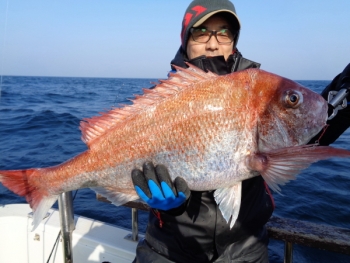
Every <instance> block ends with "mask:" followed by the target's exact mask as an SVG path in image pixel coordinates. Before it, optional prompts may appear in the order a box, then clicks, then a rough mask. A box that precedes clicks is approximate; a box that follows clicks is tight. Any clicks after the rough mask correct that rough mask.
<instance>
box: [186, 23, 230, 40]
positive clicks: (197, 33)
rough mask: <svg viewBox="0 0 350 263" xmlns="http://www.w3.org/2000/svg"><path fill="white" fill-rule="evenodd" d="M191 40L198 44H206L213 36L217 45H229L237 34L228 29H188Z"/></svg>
mask: <svg viewBox="0 0 350 263" xmlns="http://www.w3.org/2000/svg"><path fill="white" fill-rule="evenodd" d="M190 33H191V35H192V39H193V40H194V41H196V42H199V43H207V42H208V41H209V40H210V38H211V37H212V36H213V35H214V36H215V38H216V40H217V41H218V43H221V44H229V43H232V42H233V40H234V37H235V35H236V34H237V32H232V31H231V30H230V29H228V28H223V29H220V30H208V29H206V28H205V27H192V28H191V29H190Z"/></svg>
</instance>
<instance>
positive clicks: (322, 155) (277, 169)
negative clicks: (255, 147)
mask: <svg viewBox="0 0 350 263" xmlns="http://www.w3.org/2000/svg"><path fill="white" fill-rule="evenodd" d="M332 157H342V158H345V157H350V151H348V150H344V149H337V148H333V147H330V146H316V145H303V146H294V147H287V148H283V149H278V150H274V151H271V152H268V153H259V154H256V155H254V156H252V157H250V158H248V160H247V166H248V167H249V168H250V169H252V170H255V171H258V172H259V173H260V174H261V175H262V177H263V178H264V180H265V182H266V183H267V184H268V185H269V187H270V188H271V189H272V190H274V191H276V192H279V193H280V191H281V189H280V187H279V186H280V185H284V184H286V183H287V182H289V181H290V180H294V179H295V177H296V175H297V174H299V173H300V171H301V170H303V169H305V168H307V167H308V166H310V165H311V164H312V163H314V162H317V161H320V160H324V159H328V158H332Z"/></svg>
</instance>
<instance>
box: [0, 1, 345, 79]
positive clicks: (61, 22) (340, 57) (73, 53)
mask: <svg viewBox="0 0 350 263" xmlns="http://www.w3.org/2000/svg"><path fill="white" fill-rule="evenodd" d="M189 3H190V1H189V0H176V1H175V0H172V1H170V0H147V1H146V0H129V1H125V0H124V1H121V0H100V1H97V0H94V1H93V0H74V1H68V0H56V1H54V0H52V1H47V0H28V1H24V0H0V74H1V75H25V76H72V77H118V78H119V77H120V78H137V77H140V78H166V75H167V72H168V71H169V68H170V66H169V64H170V60H171V59H172V58H173V57H174V55H175V53H176V51H177V49H178V47H179V46H180V30H181V22H182V18H183V14H184V12H185V10H186V8H187V6H188V4H189ZM233 3H234V5H235V7H236V11H237V13H238V16H239V18H240V20H241V24H242V29H241V34H240V39H239V42H238V48H239V50H240V51H241V52H242V54H243V55H244V56H245V57H246V58H249V59H251V60H255V61H257V62H260V63H261V64H262V67H261V68H262V69H264V70H267V71H270V72H273V73H276V74H278V75H281V76H284V77H287V78H290V79H293V80H331V79H332V78H333V77H334V76H335V75H336V74H337V73H339V72H340V71H342V70H343V69H344V67H345V66H346V65H347V64H348V63H350V23H349V21H350V1H348V0H332V1H331V0H329V1H324V0H295V1H287V0H267V1H261V0H260V1H257V0H255V1H253V0H251V1H246V0H234V1H233Z"/></svg>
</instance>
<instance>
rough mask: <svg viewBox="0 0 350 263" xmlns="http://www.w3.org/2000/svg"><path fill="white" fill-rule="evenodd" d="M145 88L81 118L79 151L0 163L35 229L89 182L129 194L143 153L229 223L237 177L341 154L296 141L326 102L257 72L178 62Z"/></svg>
mask: <svg viewBox="0 0 350 263" xmlns="http://www.w3.org/2000/svg"><path fill="white" fill-rule="evenodd" d="M144 92H145V94H144V95H142V96H137V97H136V99H135V100H134V103H133V105H130V106H124V107H123V108H116V109H112V110H111V111H109V112H107V113H104V114H102V115H101V116H98V117H93V118H91V119H86V120H84V121H82V123H81V127H80V128H81V130H82V133H83V135H82V139H83V141H84V142H85V143H86V144H87V145H88V148H89V149H88V150H87V151H85V152H83V153H82V154H80V155H77V156H76V157H74V158H72V159H70V160H68V161H66V162H64V163H62V164H60V165H57V166H54V167H48V168H39V169H28V170H15V171H0V182H2V184H3V185H4V186H6V187H8V188H9V189H10V190H12V191H13V192H15V193H16V194H19V195H21V196H25V197H26V200H27V201H28V202H29V203H30V205H31V207H32V208H33V210H34V222H33V225H34V228H35V227H36V226H37V225H38V224H39V223H40V220H41V219H42V218H43V215H45V214H46V212H47V210H48V209H49V208H50V207H51V206H52V205H53V203H54V202H55V201H56V200H57V197H58V195H59V194H60V193H62V192H66V191H70V190H75V189H79V188H86V187H90V188H92V189H93V190H95V191H96V192H97V193H99V194H101V195H103V196H105V197H107V198H108V199H109V200H110V201H112V202H113V203H114V204H116V205H121V204H124V203H126V202H128V201H131V200H136V199H138V196H137V194H136V192H135V190H134V187H133V184H132V181H131V170H132V169H133V168H135V167H137V168H140V167H142V164H143V163H144V162H145V161H152V162H154V163H161V164H164V165H165V166H167V167H168V169H169V172H170V175H171V177H172V179H175V178H176V177H177V176H181V177H183V178H184V179H185V180H186V182H187V183H188V185H189V187H190V189H192V190H197V191H203V190H216V191H215V194H214V196H215V199H216V202H217V203H218V204H219V207H220V210H221V212H222V213H223V216H224V217H225V219H226V220H227V222H229V221H230V219H231V222H230V226H231V227H232V226H233V224H234V222H235V221H236V219H237V216H238V212H239V208H240V200H241V181H242V180H244V179H248V178H251V177H253V176H257V175H259V174H261V175H262V176H263V177H264V179H265V181H266V182H267V183H268V184H269V186H270V187H271V188H272V189H274V190H277V191H279V190H280V189H279V186H278V185H283V184H285V183H286V182H288V181H289V180H291V179H294V178H295V175H297V174H298V173H299V172H300V170H301V169H304V168H306V167H307V166H309V165H310V164H311V163H312V162H315V161H317V160H321V159H325V158H329V157H333V156H338V157H347V156H350V152H348V151H346V150H342V149H334V148H331V147H318V146H315V145H311V146H303V145H305V144H306V143H308V142H309V140H310V139H311V138H312V137H314V136H315V135H316V134H317V133H318V132H319V131H320V130H321V129H322V128H323V127H324V126H325V124H326V119H327V102H326V101H325V100H324V99H323V98H322V97H321V96H320V95H318V94H316V93H314V92H312V91H310V90H308V89H306V88H304V87H302V86H300V85H299V84H297V83H295V82H293V81H291V80H288V79H285V78H282V77H280V76H277V75H274V74H271V73H268V72H265V71H262V70H258V69H248V70H245V71H240V72H237V73H232V74H229V75H225V76H217V75H215V74H213V73H205V72H203V71H201V70H200V69H198V68H195V67H193V66H190V68H189V69H182V68H178V72H177V73H175V74H172V75H171V76H170V78H169V79H168V80H165V81H162V82H161V83H160V84H159V85H157V86H156V87H155V88H154V89H152V90H144Z"/></svg>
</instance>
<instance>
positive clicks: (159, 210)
mask: <svg viewBox="0 0 350 263" xmlns="http://www.w3.org/2000/svg"><path fill="white" fill-rule="evenodd" d="M240 28H241V24H240V21H239V19H238V17H237V14H236V11H235V8H234V5H233V4H232V3H231V2H230V1H228V0H194V1H193V2H191V3H190V5H189V6H188V8H187V10H186V12H185V15H184V18H183V23H182V31H181V41H182V45H181V46H180V49H179V50H178V52H177V54H176V55H175V58H174V59H173V60H172V61H171V64H172V65H176V66H179V67H182V68H187V65H186V62H188V63H190V64H192V65H195V66H197V67H199V68H201V69H203V70H205V71H211V72H214V73H216V74H218V75H225V74H228V73H231V72H235V71H240V70H244V69H247V68H259V67H260V64H259V63H256V62H253V61H250V60H248V59H246V58H244V57H242V55H241V53H240V52H239V51H238V49H237V48H236V46H237V42H238V38H239V33H240ZM172 71H176V69H175V68H174V66H172ZM349 73H350V64H349V66H348V67H347V68H346V69H345V70H344V72H343V73H342V74H339V75H338V76H337V77H336V78H335V79H334V80H333V82H332V83H331V84H330V85H329V86H328V87H327V88H326V89H325V90H324V92H323V93H322V95H323V97H324V98H325V99H326V100H327V96H328V92H329V91H330V90H339V89H341V85H342V84H344V83H345V82H350V77H349V76H346V74H349ZM344 74H345V75H344ZM346 77H348V79H346ZM333 110H334V109H332V108H331V106H330V111H333ZM329 123H330V126H329V127H328V129H327V130H326V132H325V133H324V134H323V136H322V137H320V135H317V136H315V138H314V139H312V140H311V141H310V143H315V141H316V140H317V142H318V143H320V144H321V145H328V144H330V143H332V142H334V141H335V140H336V139H337V138H338V137H339V136H340V135H341V134H342V133H343V132H344V131H345V130H346V129H347V128H348V127H349V126H350V110H349V107H348V108H346V109H345V110H339V112H338V114H337V116H336V117H335V118H334V119H332V120H330V121H329ZM132 178H133V183H134V185H135V189H136V192H137V193H138V194H139V196H140V197H141V198H142V199H143V200H144V201H145V202H147V203H148V205H149V206H150V207H151V208H152V212H150V214H149V222H148V226H147V231H146V236H145V239H143V240H141V241H140V242H139V244H138V247H137V253H136V258H135V260H134V262H135V263H144V262H168V263H170V262H181V263H187V262H261V263H265V262H269V259H268V248H267V246H268V242H269V241H268V234H267V231H266V227H265V224H266V223H267V221H268V220H269V218H270V216H271V215H272V212H273V210H274V201H273V197H272V195H271V193H270V190H269V187H268V186H267V184H266V183H265V182H264V179H263V178H262V176H256V177H253V178H250V179H247V180H244V181H243V182H242V197H241V206H240V210H239V215H238V218H237V220H236V222H235V224H234V225H233V227H232V228H230V224H229V223H228V222H226V220H225V219H224V217H223V215H222V213H221V212H220V210H219V207H218V205H217V203H216V202H215V198H214V191H190V190H189V188H188V186H187V184H186V182H185V181H184V180H183V179H182V178H181V177H177V178H176V179H175V181H174V182H173V183H172V182H171V179H170V176H169V173H168V170H167V168H166V167H165V166H163V165H161V164H159V165H157V166H156V167H154V165H153V164H152V163H151V162H146V163H145V164H144V165H143V171H141V170H138V169H135V170H133V171H132Z"/></svg>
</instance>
